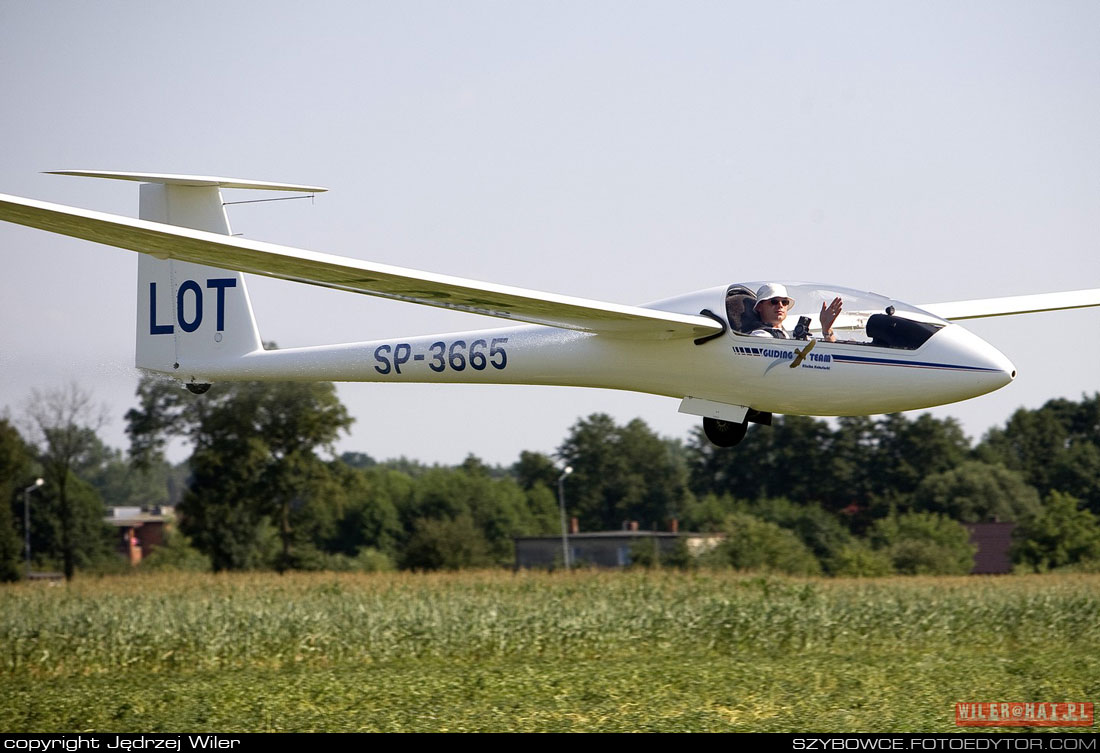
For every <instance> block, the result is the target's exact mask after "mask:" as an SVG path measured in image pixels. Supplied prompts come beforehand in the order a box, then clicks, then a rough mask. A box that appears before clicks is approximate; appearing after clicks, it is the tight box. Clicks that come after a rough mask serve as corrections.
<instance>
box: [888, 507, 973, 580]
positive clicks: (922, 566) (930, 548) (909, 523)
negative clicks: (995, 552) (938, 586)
mask: <svg viewBox="0 0 1100 753" xmlns="http://www.w3.org/2000/svg"><path fill="white" fill-rule="evenodd" d="M869 538H870V540H871V544H872V546H874V547H875V548H876V549H878V550H880V551H884V552H885V553H886V554H887V556H889V558H890V560H891V562H892V563H893V566H894V569H895V570H896V571H897V572H899V573H903V574H905V575H965V574H966V573H969V572H970V571H971V569H973V567H974V553H975V551H977V550H976V548H975V547H974V546H973V545H972V544H971V543H970V533H969V532H968V531H967V530H966V528H965V527H964V526H963V525H962V524H961V523H958V522H956V521H954V520H951V519H950V518H947V517H945V516H943V515H939V514H936V513H927V512H911V513H905V514H903V515H890V516H889V517H886V518H881V519H879V520H876V521H875V522H874V524H873V525H872V527H871V531H870V533H869Z"/></svg>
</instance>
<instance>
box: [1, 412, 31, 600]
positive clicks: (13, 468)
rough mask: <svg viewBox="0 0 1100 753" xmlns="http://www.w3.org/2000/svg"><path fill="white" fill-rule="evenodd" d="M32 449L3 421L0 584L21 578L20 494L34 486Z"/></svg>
mask: <svg viewBox="0 0 1100 753" xmlns="http://www.w3.org/2000/svg"><path fill="white" fill-rule="evenodd" d="M33 462H34V457H33V452H32V450H31V448H30V447H29V446H28V445H27V443H26V442H24V441H23V437H22V436H21V435H20V434H19V431H18V430H17V429H16V428H15V427H14V426H13V425H12V424H11V422H10V421H8V420H7V419H6V418H0V581H13V580H19V578H21V577H22V572H23V571H22V566H21V562H22V558H23V537H22V536H21V535H20V534H21V532H22V526H21V525H20V526H19V527H18V528H17V527H16V524H15V521H16V520H19V521H20V522H21V521H22V520H23V517H22V514H21V513H22V503H23V495H22V494H21V492H22V491H23V490H24V489H26V488H27V486H28V485H30V484H31V483H33V481H32V480H31V479H32V470H31V468H32V464H33Z"/></svg>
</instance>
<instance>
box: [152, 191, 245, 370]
mask: <svg viewBox="0 0 1100 753" xmlns="http://www.w3.org/2000/svg"><path fill="white" fill-rule="evenodd" d="M146 179H147V178H146ZM138 216H139V217H140V218H141V219H143V220H150V221H153V222H163V223H166V224H171V225H180V226H183V227H188V228H191V229H194V230H206V231H209V232H214V233H223V234H225V235H230V230H229V220H228V218H227V217H226V214H225V208H224V207H223V206H222V198H221V191H220V188H219V185H217V184H215V185H185V184H180V183H178V182H174V181H173V182H169V181H165V182H147V183H143V184H142V186H141V206H140V211H139V215H138ZM152 254H153V255H149V254H141V255H140V256H139V257H138V259H139V261H138V305H137V357H136V364H137V366H138V367H139V368H143V369H150V370H153V371H159V372H164V373H167V374H171V375H173V376H175V377H177V378H179V379H182V380H183V381H184V382H186V383H189V384H190V383H195V382H201V381H202V372H203V370H204V366H207V367H208V366H209V365H210V364H212V363H215V362H217V363H222V364H224V363H225V362H226V361H230V360H234V359H237V358H239V357H241V356H243V355H245V354H247V353H251V352H254V351H256V350H261V349H262V348H263V344H262V341H261V340H260V334H259V331H258V330H257V328H256V318H255V316H254V315H253V313H252V304H251V302H250V301H249V298H248V290H247V288H246V287H245V281H244V277H243V276H242V275H241V273H240V272H231V271H228V270H224V269H218V268H216V267H208V266H204V265H200V264H192V263H189V262H183V261H174V260H171V259H158V258H156V255H155V251H154V252H152Z"/></svg>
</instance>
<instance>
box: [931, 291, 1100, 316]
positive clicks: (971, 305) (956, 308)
mask: <svg viewBox="0 0 1100 753" xmlns="http://www.w3.org/2000/svg"><path fill="white" fill-rule="evenodd" d="M1091 306H1100V289H1092V290H1069V291H1066V292H1062V293H1038V294H1035V295H1014V296H1008V297H1005V298H985V299H982V300H975V301H952V302H950V303H927V304H923V305H921V306H920V307H919V308H922V309H924V310H925V311H927V312H929V313H931V314H935V315H936V316H938V317H941V318H943V319H947V320H949V321H960V320H963V319H982V318H985V317H989V316H1011V315H1012V314H1035V313H1038V312H1040V311H1064V310H1066V309H1082V308H1089V307H1091Z"/></svg>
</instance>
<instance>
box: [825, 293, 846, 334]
mask: <svg viewBox="0 0 1100 753" xmlns="http://www.w3.org/2000/svg"><path fill="white" fill-rule="evenodd" d="M843 306H844V302H843V301H841V300H840V296H837V297H836V298H834V299H833V302H832V303H830V304H826V303H825V302H824V301H822V303H821V336H822V337H824V338H825V340H826V341H827V342H831V343H834V342H836V333H835V332H833V322H835V321H836V318H837V317H838V316H840V310H841V309H842V308H843Z"/></svg>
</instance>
